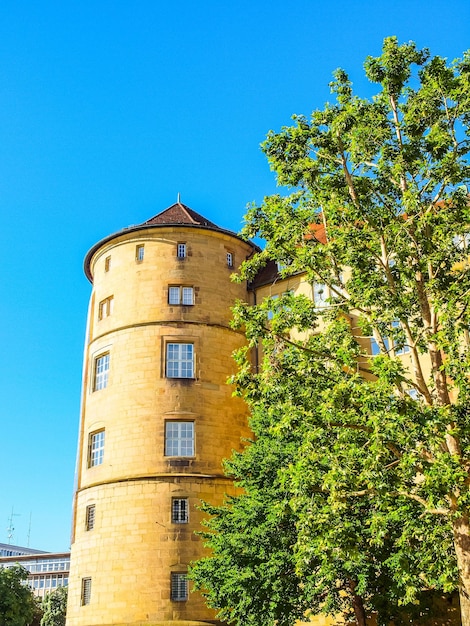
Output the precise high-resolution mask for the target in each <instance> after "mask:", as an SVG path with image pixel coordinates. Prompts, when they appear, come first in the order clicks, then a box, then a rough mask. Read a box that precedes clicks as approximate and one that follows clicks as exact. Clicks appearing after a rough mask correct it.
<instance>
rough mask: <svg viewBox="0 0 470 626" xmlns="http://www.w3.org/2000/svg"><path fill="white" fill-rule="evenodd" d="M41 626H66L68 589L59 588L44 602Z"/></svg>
mask: <svg viewBox="0 0 470 626" xmlns="http://www.w3.org/2000/svg"><path fill="white" fill-rule="evenodd" d="M42 610H43V616H42V619H41V626H65V616H66V613H67V587H57V589H55V590H54V591H52V592H51V593H48V594H47V595H46V597H45V598H44V600H43V601H42Z"/></svg>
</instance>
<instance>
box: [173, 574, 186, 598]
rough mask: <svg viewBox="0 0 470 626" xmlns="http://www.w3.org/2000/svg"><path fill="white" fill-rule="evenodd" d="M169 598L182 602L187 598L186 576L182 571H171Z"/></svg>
mask: <svg viewBox="0 0 470 626" xmlns="http://www.w3.org/2000/svg"><path fill="white" fill-rule="evenodd" d="M171 599H172V600H173V601H175V602H183V601H184V600H187V599H188V577H187V575H186V574H184V573H182V572H171Z"/></svg>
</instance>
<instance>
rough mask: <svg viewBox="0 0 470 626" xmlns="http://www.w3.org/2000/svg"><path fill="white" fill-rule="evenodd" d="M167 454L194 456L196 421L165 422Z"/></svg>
mask: <svg viewBox="0 0 470 626" xmlns="http://www.w3.org/2000/svg"><path fill="white" fill-rule="evenodd" d="M165 456H194V422H176V421H168V422H165Z"/></svg>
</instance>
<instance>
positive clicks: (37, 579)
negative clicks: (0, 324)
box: [0, 543, 70, 598]
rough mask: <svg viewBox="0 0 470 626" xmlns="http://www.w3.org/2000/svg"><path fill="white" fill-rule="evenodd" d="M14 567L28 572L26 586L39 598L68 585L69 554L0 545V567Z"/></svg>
mask: <svg viewBox="0 0 470 626" xmlns="http://www.w3.org/2000/svg"><path fill="white" fill-rule="evenodd" d="M14 565H21V566H22V567H24V568H25V569H26V570H27V571H28V585H29V586H30V587H31V589H32V590H33V593H34V595H36V596H38V597H39V598H43V597H44V596H45V595H46V594H48V593H50V592H51V591H54V590H55V589H57V587H66V586H67V585H68V581H69V569H70V552H44V551H43V550H34V549H32V548H23V547H21V546H13V545H10V544H3V543H0V567H12V566H14Z"/></svg>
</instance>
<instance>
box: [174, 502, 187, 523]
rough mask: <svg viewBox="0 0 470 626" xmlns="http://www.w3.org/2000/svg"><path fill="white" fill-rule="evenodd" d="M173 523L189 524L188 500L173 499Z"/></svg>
mask: <svg viewBox="0 0 470 626" xmlns="http://www.w3.org/2000/svg"><path fill="white" fill-rule="evenodd" d="M171 521H172V522H173V523H174V524H187V523H188V522H189V502H188V498H173V500H172V502H171Z"/></svg>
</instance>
